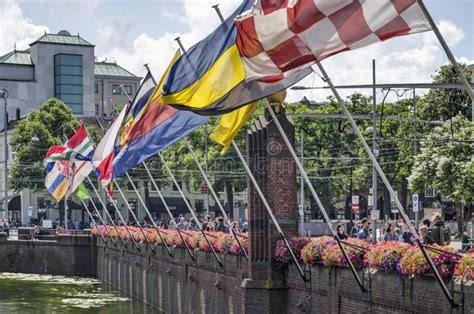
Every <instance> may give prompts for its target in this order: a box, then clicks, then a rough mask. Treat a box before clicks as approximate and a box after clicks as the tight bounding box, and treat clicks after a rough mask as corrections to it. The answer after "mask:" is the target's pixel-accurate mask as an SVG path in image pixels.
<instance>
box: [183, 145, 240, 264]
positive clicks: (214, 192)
mask: <svg viewBox="0 0 474 314" xmlns="http://www.w3.org/2000/svg"><path fill="white" fill-rule="evenodd" d="M184 141H185V142H186V146H187V147H188V150H189V152H190V153H191V155H193V158H194V162H195V163H196V166H197V167H198V169H199V171H200V172H201V174H202V176H203V178H204V181H206V184H207V187H208V189H209V190H210V191H211V194H212V197H214V199H215V201H216V204H217V205H218V206H219V209H220V210H221V213H222V216H224V219H225V220H226V222H227V224H228V225H229V227H230V230H231V231H232V234H233V235H234V237H235V240H236V241H237V244H238V245H239V246H240V249H241V250H242V252H243V253H244V255H245V258H246V259H247V260H248V259H249V256H248V254H247V252H246V251H245V249H244V247H243V246H242V244H241V243H240V240H239V238H238V236H237V231H236V230H235V229H234V227H233V226H232V222H231V221H230V219H229V217H228V216H227V213H226V212H225V209H224V207H222V204H221V202H220V200H219V197H218V196H217V193H216V191H215V190H214V188H213V187H212V184H211V182H210V181H209V178H208V176H207V175H206V173H205V172H204V169H202V166H201V163H200V162H199V160H198V158H197V156H196V154H195V153H194V149H193V147H192V145H191V143H189V141H188V139H187V138H185V139H184Z"/></svg>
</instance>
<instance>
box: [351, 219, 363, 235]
mask: <svg viewBox="0 0 474 314" xmlns="http://www.w3.org/2000/svg"><path fill="white" fill-rule="evenodd" d="M361 229H362V223H361V222H360V221H359V222H356V223H355V224H354V226H353V227H352V229H351V238H356V237H357V233H358V232H359V231H360V230H361Z"/></svg>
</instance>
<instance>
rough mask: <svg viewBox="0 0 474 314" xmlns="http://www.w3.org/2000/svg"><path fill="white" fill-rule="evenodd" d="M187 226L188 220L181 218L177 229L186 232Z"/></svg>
mask: <svg viewBox="0 0 474 314" xmlns="http://www.w3.org/2000/svg"><path fill="white" fill-rule="evenodd" d="M186 227H187V224H186V218H184V217H183V216H180V217H179V223H178V224H177V225H176V229H178V230H186Z"/></svg>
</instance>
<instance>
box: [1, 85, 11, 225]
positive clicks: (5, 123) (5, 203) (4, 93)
mask: <svg viewBox="0 0 474 314" xmlns="http://www.w3.org/2000/svg"><path fill="white" fill-rule="evenodd" d="M0 98H2V99H3V103H4V107H3V108H4V111H3V131H4V132H5V138H4V145H5V155H4V156H5V157H4V162H5V176H4V188H5V198H4V199H3V209H4V210H5V218H6V219H7V221H8V219H9V215H8V186H7V184H8V135H7V131H8V117H7V98H8V90H6V89H5V88H2V89H0Z"/></svg>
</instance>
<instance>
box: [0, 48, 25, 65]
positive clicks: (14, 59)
mask: <svg viewBox="0 0 474 314" xmlns="http://www.w3.org/2000/svg"><path fill="white" fill-rule="evenodd" d="M0 63H3V64H17V65H33V62H32V61H31V57H30V52H29V51H28V50H24V51H20V50H13V51H11V52H9V53H7V54H5V55H3V56H1V57H0Z"/></svg>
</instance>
